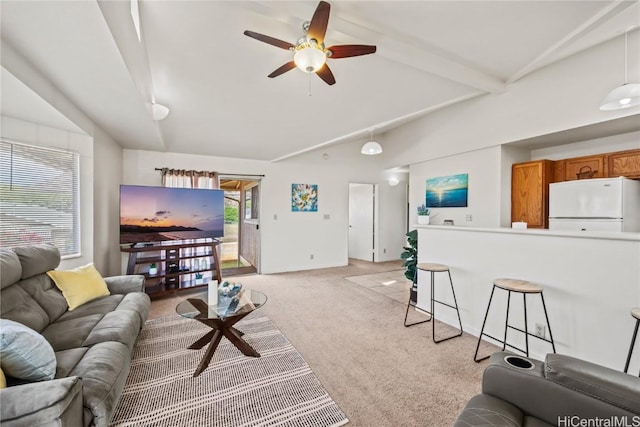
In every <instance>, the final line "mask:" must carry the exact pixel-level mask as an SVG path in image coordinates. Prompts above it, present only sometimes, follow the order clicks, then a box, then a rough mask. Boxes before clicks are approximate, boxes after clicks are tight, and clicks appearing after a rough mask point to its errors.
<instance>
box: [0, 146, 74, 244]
mask: <svg viewBox="0 0 640 427" xmlns="http://www.w3.org/2000/svg"><path fill="white" fill-rule="evenodd" d="M78 176H79V155H78V154H77V153H73V152H70V151H61V150H56V149H50V148H44V147H37V146H32V145H27V144H22V143H17V142H9V141H5V140H3V141H0V246H2V247H13V246H23V245H28V244H34V243H52V244H54V245H55V246H56V247H57V248H58V249H59V250H60V254H61V255H62V256H70V255H76V254H79V253H80V209H79V184H78V181H79V179H78Z"/></svg>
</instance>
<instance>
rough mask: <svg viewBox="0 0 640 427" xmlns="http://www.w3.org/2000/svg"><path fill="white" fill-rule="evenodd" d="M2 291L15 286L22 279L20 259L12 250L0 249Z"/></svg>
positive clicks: (0, 283)
mask: <svg viewBox="0 0 640 427" xmlns="http://www.w3.org/2000/svg"><path fill="white" fill-rule="evenodd" d="M0 271H1V272H2V274H0V289H4V288H6V287H7V286H9V285H13V284H14V283H16V282H17V281H18V280H20V278H21V277H22V265H21V264H20V259H19V258H18V255H16V253H15V252H13V251H12V250H11V249H0Z"/></svg>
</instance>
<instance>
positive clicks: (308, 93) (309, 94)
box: [307, 73, 311, 96]
mask: <svg viewBox="0 0 640 427" xmlns="http://www.w3.org/2000/svg"><path fill="white" fill-rule="evenodd" d="M307 96H311V73H309V92H307Z"/></svg>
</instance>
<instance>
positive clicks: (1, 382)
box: [0, 368, 7, 388]
mask: <svg viewBox="0 0 640 427" xmlns="http://www.w3.org/2000/svg"><path fill="white" fill-rule="evenodd" d="M0 388H7V378H6V377H5V376H4V372H2V368H0Z"/></svg>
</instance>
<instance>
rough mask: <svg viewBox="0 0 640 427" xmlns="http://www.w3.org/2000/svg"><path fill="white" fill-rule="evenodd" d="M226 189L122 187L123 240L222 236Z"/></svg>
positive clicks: (121, 240) (129, 241)
mask: <svg viewBox="0 0 640 427" xmlns="http://www.w3.org/2000/svg"><path fill="white" fill-rule="evenodd" d="M223 233H224V191H222V190H205V189H193V188H168V187H144V186H137V185H121V186H120V243H140V242H158V241H163V240H186V239H201V238H216V237H222V236H223Z"/></svg>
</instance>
